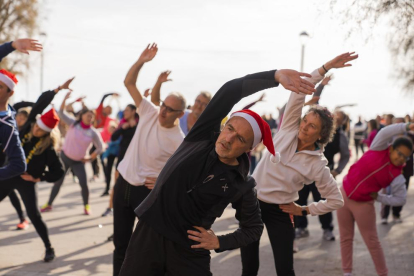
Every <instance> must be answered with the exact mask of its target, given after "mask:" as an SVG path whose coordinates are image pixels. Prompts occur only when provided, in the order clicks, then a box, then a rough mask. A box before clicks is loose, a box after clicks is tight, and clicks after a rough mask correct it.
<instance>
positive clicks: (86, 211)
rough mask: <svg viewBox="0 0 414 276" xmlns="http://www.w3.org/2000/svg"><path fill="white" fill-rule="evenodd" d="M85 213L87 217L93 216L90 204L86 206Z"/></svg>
mask: <svg viewBox="0 0 414 276" xmlns="http://www.w3.org/2000/svg"><path fill="white" fill-rule="evenodd" d="M84 213H85V215H87V216H89V215H90V214H91V206H89V204H86V205H85V209H84Z"/></svg>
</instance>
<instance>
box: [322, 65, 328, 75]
mask: <svg viewBox="0 0 414 276" xmlns="http://www.w3.org/2000/svg"><path fill="white" fill-rule="evenodd" d="M322 68H323V70H325V72H326V73H328V70H326V68H325V64H323V65H322Z"/></svg>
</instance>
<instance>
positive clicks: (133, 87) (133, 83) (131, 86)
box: [124, 43, 158, 107]
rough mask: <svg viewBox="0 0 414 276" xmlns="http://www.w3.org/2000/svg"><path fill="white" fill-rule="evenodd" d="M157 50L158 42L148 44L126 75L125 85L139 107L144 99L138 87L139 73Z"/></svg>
mask: <svg viewBox="0 0 414 276" xmlns="http://www.w3.org/2000/svg"><path fill="white" fill-rule="evenodd" d="M157 51H158V47H157V44H155V43H153V44H152V45H150V44H148V46H147V47H146V48H145V50H144V51H143V52H142V54H141V56H140V57H139V58H138V60H137V62H135V63H134V65H132V67H131V69H129V71H128V73H127V75H126V77H125V80H124V85H125V87H126V88H127V90H128V92H129V94H130V95H131V97H132V99H133V100H134V102H135V105H136V106H137V107H138V106H139V105H140V104H141V101H142V95H141V93H140V92H139V90H138V87H137V79H138V73H139V71H140V70H141V68H142V66H143V65H144V64H145V63H146V62H149V61H151V60H152V59H153V58H154V57H155V55H156V54H157Z"/></svg>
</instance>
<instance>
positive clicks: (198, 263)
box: [119, 221, 213, 276]
mask: <svg viewBox="0 0 414 276" xmlns="http://www.w3.org/2000/svg"><path fill="white" fill-rule="evenodd" d="M119 275H120V276H132V275H133V276H136V275H145V276H211V275H213V274H212V273H211V272H210V251H208V250H203V251H195V250H194V249H191V248H190V247H188V248H186V247H184V246H182V245H179V244H176V243H175V242H172V241H170V240H168V239H166V238H165V237H164V236H162V235H160V234H158V233H157V232H156V231H154V230H153V229H152V228H151V227H150V226H149V225H147V224H145V223H144V222H142V221H140V222H138V225H137V227H136V229H135V231H134V234H133V235H132V237H131V242H130V243H129V246H128V251H127V255H126V257H125V261H124V264H123V266H122V269H121V272H120V274H119Z"/></svg>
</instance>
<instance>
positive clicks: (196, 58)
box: [15, 0, 413, 119]
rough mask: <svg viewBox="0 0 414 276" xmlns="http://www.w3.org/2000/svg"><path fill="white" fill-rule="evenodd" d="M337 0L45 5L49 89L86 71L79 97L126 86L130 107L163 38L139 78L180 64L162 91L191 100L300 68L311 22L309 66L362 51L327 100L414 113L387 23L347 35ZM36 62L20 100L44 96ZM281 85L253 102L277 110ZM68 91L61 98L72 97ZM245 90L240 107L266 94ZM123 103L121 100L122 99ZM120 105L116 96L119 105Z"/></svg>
mask: <svg viewBox="0 0 414 276" xmlns="http://www.w3.org/2000/svg"><path fill="white" fill-rule="evenodd" d="M325 2H327V1H316V0H311V1H310V0H291V1H272V0H257V1H246V0H237V1H235V0H226V1H219V0H210V1H196V0H176V1H159V0H153V1H136V0H131V1H129V0H123V1H108V0H99V1H97V0H88V1H85V0H71V1H63V0H55V1H48V3H47V4H46V6H45V8H44V9H43V10H42V13H43V16H42V18H45V19H43V20H42V24H41V31H42V32H45V33H46V34H47V38H46V40H45V41H44V58H45V67H44V90H46V89H49V88H55V87H57V86H58V85H59V84H62V83H63V82H64V81H65V80H66V79H68V78H70V77H72V76H76V79H75V81H74V82H73V85H72V87H73V89H74V93H73V94H74V95H73V98H75V97H77V96H80V95H85V96H87V98H86V103H87V105H88V106H89V107H90V108H94V107H96V106H97V105H98V103H99V101H100V98H101V96H102V95H103V94H105V93H107V92H110V91H117V92H119V93H120V94H121V95H122V96H121V98H120V103H121V107H122V108H123V107H124V106H125V105H126V104H128V103H131V102H132V99H131V98H130V96H129V94H128V92H127V91H126V89H125V88H124V86H123V80H124V77H125V75H126V72H127V71H128V69H129V68H130V66H131V65H132V64H133V63H134V62H135V61H136V59H137V58H138V57H139V55H140V53H141V52H142V50H143V48H144V47H145V46H146V45H147V44H148V43H150V42H157V43H158V45H159V51H158V54H157V56H156V57H155V58H154V60H153V61H152V62H150V63H148V64H146V65H145V66H144V67H143V69H142V71H141V74H140V75H139V78H138V87H139V88H140V89H141V90H142V91H143V90H144V89H145V88H149V87H152V86H153V84H154V83H155V81H156V79H157V77H158V74H159V73H160V72H161V71H164V70H167V69H168V70H171V71H172V74H171V78H172V79H173V82H169V83H166V84H164V86H163V88H162V96H165V95H166V94H168V92H171V91H179V92H181V93H183V94H184V96H185V97H186V98H187V101H188V102H189V103H193V101H194V99H195V97H196V95H197V94H198V93H199V92H200V91H202V90H204V91H210V92H211V93H213V94H214V93H215V92H216V91H217V90H218V89H219V88H220V86H221V85H223V84H224V83H225V82H226V81H228V80H231V79H233V78H237V77H241V76H244V75H246V74H249V73H255V72H259V71H265V70H271V69H282V68H292V69H296V70H299V67H300V56H301V55H300V50H301V44H300V40H299V33H301V32H302V31H307V32H308V33H309V34H310V35H311V38H310V39H309V41H308V42H307V44H306V51H305V70H304V71H306V72H311V71H312V70H313V69H315V68H317V67H319V66H321V65H322V64H323V63H325V62H326V61H328V60H329V59H331V58H333V57H335V56H336V55H338V54H341V53H343V52H347V51H356V52H357V53H358V54H359V55H360V58H359V60H357V61H355V62H353V67H351V68H346V69H341V70H337V71H335V72H334V73H335V79H334V81H332V85H330V86H329V87H327V88H326V89H325V91H324V93H323V95H322V100H321V101H320V103H321V104H322V105H325V106H327V107H329V108H333V107H335V106H337V105H342V104H346V103H357V104H358V105H357V106H356V107H352V108H347V109H346V111H347V112H349V113H350V114H351V116H352V117H353V118H356V116H358V115H360V114H361V115H363V116H364V117H365V118H367V119H370V118H372V117H374V116H375V115H376V114H382V113H388V112H391V113H394V114H396V115H397V116H404V115H405V114H407V113H409V114H412V113H413V108H412V106H413V100H412V98H413V97H407V96H405V95H404V94H403V93H402V92H401V86H400V84H399V83H398V81H397V80H396V79H395V78H392V61H391V58H390V55H389V53H388V51H387V47H386V41H385V34H386V27H384V28H378V30H377V31H376V37H377V38H376V39H375V40H374V41H371V42H369V43H365V41H364V40H363V39H362V38H361V36H359V35H354V36H352V37H350V38H346V35H345V31H344V30H345V29H346V26H343V25H341V22H340V21H339V20H338V19H337V18H338V16H335V15H332V14H331V13H330V10H329V8H328V7H327V6H322V5H327V4H323V3H325ZM31 62H32V69H31V71H30V72H29V74H28V77H26V78H25V79H23V80H21V82H20V85H19V88H18V89H17V91H16V92H17V93H16V99H15V100H16V101H19V100H22V99H26V100H33V101H34V100H36V98H37V97H38V95H39V94H40V92H41V91H40V81H39V80H40V55H39V54H36V53H34V54H32V55H31ZM289 93H290V92H288V91H285V90H284V89H283V88H281V87H279V88H275V89H271V90H268V91H267V92H266V95H267V96H266V100H267V101H266V102H264V103H260V104H258V105H257V106H255V107H254V108H253V110H255V111H257V112H259V113H264V112H266V113H267V112H272V113H276V107H277V106H279V107H281V106H282V105H283V104H284V103H285V102H286V101H287V99H288V97H289ZM63 96H64V95H63V94H62V95H60V94H59V95H58V96H57V97H56V98H55V101H54V104H55V105H56V106H59V105H60V103H61V100H62V98H63ZM259 96H260V93H257V94H255V95H252V96H250V97H248V98H245V99H243V100H242V101H241V102H240V103H239V104H238V105H237V106H236V107H235V108H241V107H242V106H243V105H245V104H246V103H249V102H250V101H252V100H255V99H257V98H258V97H259ZM113 103H115V102H113ZM115 106H116V105H115Z"/></svg>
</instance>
